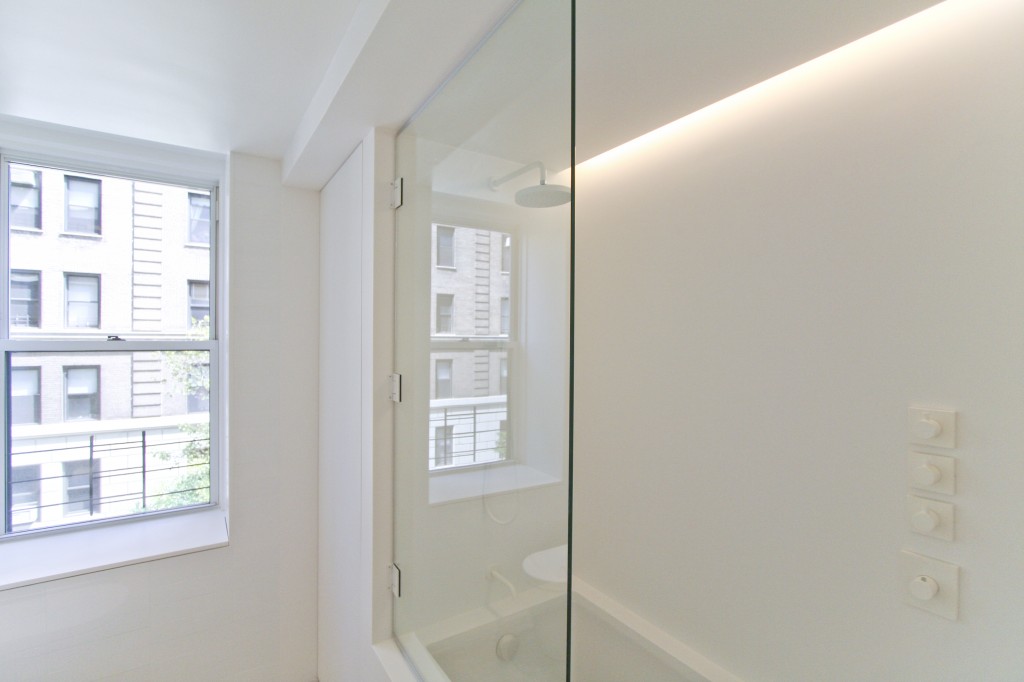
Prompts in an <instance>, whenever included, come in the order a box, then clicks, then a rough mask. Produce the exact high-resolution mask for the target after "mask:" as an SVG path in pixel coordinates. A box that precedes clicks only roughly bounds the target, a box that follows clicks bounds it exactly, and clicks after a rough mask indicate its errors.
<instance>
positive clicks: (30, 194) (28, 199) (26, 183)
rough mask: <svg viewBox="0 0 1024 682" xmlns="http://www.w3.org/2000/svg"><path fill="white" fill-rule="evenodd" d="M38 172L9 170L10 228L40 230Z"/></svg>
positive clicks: (20, 169)
mask: <svg viewBox="0 0 1024 682" xmlns="http://www.w3.org/2000/svg"><path fill="white" fill-rule="evenodd" d="M39 177H40V173H39V171H32V170H25V169H23V168H13V167H12V168H11V180H10V185H9V188H8V189H9V196H10V204H11V206H10V211H11V212H10V221H11V227H19V228H29V229H35V230H38V229H41V228H42V211H41V210H40V206H41V202H40V199H39V198H40V190H39V187H40V184H39Z"/></svg>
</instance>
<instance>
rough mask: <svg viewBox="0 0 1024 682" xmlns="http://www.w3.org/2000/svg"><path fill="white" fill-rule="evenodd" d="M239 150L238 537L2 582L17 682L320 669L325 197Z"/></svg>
mask: <svg viewBox="0 0 1024 682" xmlns="http://www.w3.org/2000/svg"><path fill="white" fill-rule="evenodd" d="M280 176H281V169H280V165H279V164H278V163H277V162H273V161H267V160H263V159H257V158H253V157H247V156H241V155H235V156H232V158H231V165H230V180H229V192H228V201H229V205H228V212H229V214H230V229H231V246H230V253H229V259H230V266H231V272H230V278H231V280H230V283H231V294H230V304H229V313H230V318H231V320H230V323H231V329H230V334H231V336H230V339H229V342H228V347H227V350H228V353H227V360H228V362H229V371H230V385H229V389H230V397H231V403H230V436H231V441H230V496H231V499H230V504H231V544H230V546H229V547H226V548H223V549H216V550H210V551H206V552H200V553H196V554H190V555H187V556H180V557H175V558H171V559H164V560H161V561H154V562H150V563H144V564H137V565H134V566H129V567H126V568H118V569H113V570H108V571H102V572H99V573H93V574H90V575H84V576H79V577H74V578H67V579H64V580H57V581H53V582H48V583H43V584H38V585H34V586H31V587H24V588H19V589H14V590H8V591H5V592H0V661H2V664H0V677H3V679H5V680H6V679H10V680H55V681H57V680H59V681H61V682H67V681H71V680H140V681H145V682H155V681H158V680H168V681H173V682H180V680H226V679H235V680H267V681H270V680H273V681H275V682H276V681H282V680H295V681H302V680H306V681H308V680H314V679H316V541H317V536H316V524H317V518H316V497H315V495H313V494H311V491H314V490H316V447H317V444H316V435H315V434H316V424H317V414H316V394H315V392H313V391H312V390H311V387H312V386H315V385H316V381H317V378H316V377H317V338H316V335H315V334H313V333H310V331H309V330H313V329H315V328H316V325H317V290H316V287H317V259H316V246H317V238H316V234H317V219H318V214H317V194H316V193H314V192H308V191H300V190H292V189H285V188H283V187H282V186H281V184H280Z"/></svg>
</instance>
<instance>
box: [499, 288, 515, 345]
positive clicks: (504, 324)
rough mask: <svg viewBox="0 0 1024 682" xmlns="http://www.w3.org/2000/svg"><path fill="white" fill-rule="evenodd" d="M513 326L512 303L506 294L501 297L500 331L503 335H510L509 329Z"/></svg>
mask: <svg viewBox="0 0 1024 682" xmlns="http://www.w3.org/2000/svg"><path fill="white" fill-rule="evenodd" d="M511 327H512V303H511V301H509V298H508V296H504V297H502V299H501V322H500V326H499V328H498V333H500V334H501V335H502V336H508V333H509V329H511Z"/></svg>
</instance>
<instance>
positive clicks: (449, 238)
mask: <svg viewBox="0 0 1024 682" xmlns="http://www.w3.org/2000/svg"><path fill="white" fill-rule="evenodd" d="M437 267H439V268H454V267H455V228H454V227H447V226H445V225H438V226H437Z"/></svg>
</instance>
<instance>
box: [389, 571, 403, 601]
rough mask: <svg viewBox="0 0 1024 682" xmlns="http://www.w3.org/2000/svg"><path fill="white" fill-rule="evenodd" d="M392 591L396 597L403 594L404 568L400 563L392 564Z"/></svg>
mask: <svg viewBox="0 0 1024 682" xmlns="http://www.w3.org/2000/svg"><path fill="white" fill-rule="evenodd" d="M391 593H392V594H393V595H395V596H396V597H401V596H402V569H400V568H399V567H398V564H391Z"/></svg>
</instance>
